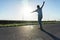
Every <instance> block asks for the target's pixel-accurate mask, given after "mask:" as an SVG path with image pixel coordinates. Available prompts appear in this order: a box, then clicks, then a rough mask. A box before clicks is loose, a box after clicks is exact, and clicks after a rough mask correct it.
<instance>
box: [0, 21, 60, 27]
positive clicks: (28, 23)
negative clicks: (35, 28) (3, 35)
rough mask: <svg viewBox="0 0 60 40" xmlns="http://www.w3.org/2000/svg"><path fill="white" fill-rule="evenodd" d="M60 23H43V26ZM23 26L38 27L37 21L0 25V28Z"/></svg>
mask: <svg viewBox="0 0 60 40" xmlns="http://www.w3.org/2000/svg"><path fill="white" fill-rule="evenodd" d="M56 23H60V21H43V24H56ZM23 25H38V22H37V21H34V22H33V21H27V22H23V23H22V22H21V23H10V24H0V27H18V26H23Z"/></svg>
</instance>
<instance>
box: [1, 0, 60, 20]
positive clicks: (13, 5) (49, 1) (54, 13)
mask: <svg viewBox="0 0 60 40" xmlns="http://www.w3.org/2000/svg"><path fill="white" fill-rule="evenodd" d="M43 1H44V0H0V20H27V21H29V20H33V21H35V20H36V21H37V17H38V16H37V14H38V13H36V12H35V13H31V12H32V11H34V10H36V9H37V8H36V6H37V5H40V6H41V5H42V4H43ZM42 11H43V19H42V20H44V21H46V20H57V21H60V0H45V5H44V7H43V9H42Z"/></svg>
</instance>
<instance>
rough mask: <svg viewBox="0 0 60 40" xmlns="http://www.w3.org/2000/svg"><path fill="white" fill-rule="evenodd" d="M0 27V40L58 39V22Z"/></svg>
mask: <svg viewBox="0 0 60 40" xmlns="http://www.w3.org/2000/svg"><path fill="white" fill-rule="evenodd" d="M43 29H44V30H40V29H39V25H26V26H20V27H5V28H0V40H60V24H46V25H43Z"/></svg>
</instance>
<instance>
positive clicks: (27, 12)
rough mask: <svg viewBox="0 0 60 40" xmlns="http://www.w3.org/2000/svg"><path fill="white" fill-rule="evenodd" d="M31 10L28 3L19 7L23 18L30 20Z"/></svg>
mask: <svg viewBox="0 0 60 40" xmlns="http://www.w3.org/2000/svg"><path fill="white" fill-rule="evenodd" d="M32 11H33V8H32V7H31V6H29V5H24V6H22V8H21V13H22V14H23V19H24V20H30V19H31V17H32V15H31V12H32Z"/></svg>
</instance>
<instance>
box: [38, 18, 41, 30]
mask: <svg viewBox="0 0 60 40" xmlns="http://www.w3.org/2000/svg"><path fill="white" fill-rule="evenodd" d="M38 23H39V25H40V28H41V29H42V17H38Z"/></svg>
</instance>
